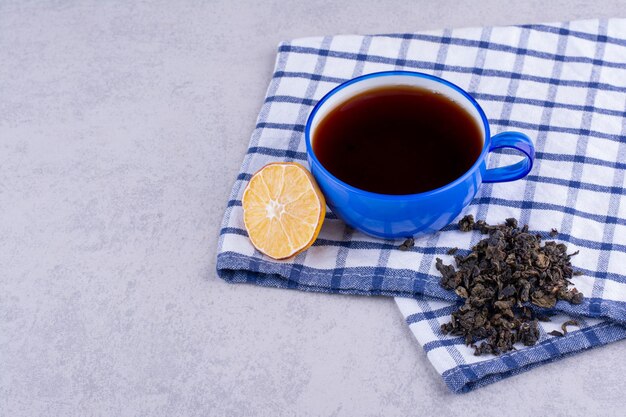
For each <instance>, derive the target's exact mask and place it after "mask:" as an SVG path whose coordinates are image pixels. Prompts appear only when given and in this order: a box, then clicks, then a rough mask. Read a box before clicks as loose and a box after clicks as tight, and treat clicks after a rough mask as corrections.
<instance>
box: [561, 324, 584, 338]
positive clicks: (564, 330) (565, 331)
mask: <svg viewBox="0 0 626 417" xmlns="http://www.w3.org/2000/svg"><path fill="white" fill-rule="evenodd" d="M567 326H579V327H580V324H579V323H578V321H576V320H568V321H566V322H565V323H563V324H561V330H563V334H564V335H565V334H567Z"/></svg>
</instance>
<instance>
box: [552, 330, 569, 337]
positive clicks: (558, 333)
mask: <svg viewBox="0 0 626 417" xmlns="http://www.w3.org/2000/svg"><path fill="white" fill-rule="evenodd" d="M548 334H549V335H551V336H558V337H563V336H565V335H564V334H563V333H561V332H560V331H558V330H552V331H551V332H548Z"/></svg>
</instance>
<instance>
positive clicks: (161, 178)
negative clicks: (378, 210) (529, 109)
mask: <svg viewBox="0 0 626 417" xmlns="http://www.w3.org/2000/svg"><path fill="white" fill-rule="evenodd" d="M625 14H626V2H625V1H624V0H604V1H598V2H590V1H582V0H558V1H556V0H552V1H547V0H533V1H519V0H513V1H497V0H489V1H467V0H463V1H458V0H439V1H425V0H424V1H415V2H411V1H406V0H404V1H388V0H385V1H382V0H358V1H356V0H351V1H345V2H342V1H331V0H328V1H302V2H293V1H286V0H285V1H276V0H273V1H249V2H242V3H239V2H235V1H228V0H224V1H206V2H202V1H175V0H170V1H162V2H156V3H154V4H148V2H130V1H84V2H70V1H61V0H58V1H50V2H39V1H8V0H3V1H1V2H0V415H1V416H12V417H17V416H29V417H32V416H118V415H120V416H135V415H146V416H186V415H197V416H201V415H211V416H240V415H241V416H243V415H250V416H252V415H254V416H282V415H287V416H292V415H293V416H296V415H297V416H309V415H310V416H317V415H324V416H379V415H385V416H409V415H425V416H444V415H467V416H481V417H482V416H501V415H506V416H509V415H513V416H524V415H529V416H541V415H550V416H574V415H585V416H594V415H598V416H609V415H622V416H623V415H625V414H626V408H625V407H626V399H625V397H624V394H626V382H625V381H626V343H620V342H618V343H615V344H612V345H610V346H606V347H603V348H600V349H596V350H593V351H589V352H585V353H582V354H579V355H575V356H574V357H570V358H567V359H564V360H561V361H559V362H556V363H552V364H549V365H546V366H542V367H540V368H538V369H535V370H532V371H530V372H527V373H524V374H522V375H519V376H516V377H513V378H509V379H507V380H505V381H502V382H499V383H497V384H493V385H490V386H488V387H485V388H482V389H479V390H477V391H474V392H472V393H469V394H465V395H454V394H450V393H449V392H448V390H447V388H446V387H445V386H444V384H443V382H442V381H441V378H440V377H439V375H438V374H437V373H436V372H435V371H434V370H433V369H432V367H431V365H430V363H429V362H428V360H427V359H426V356H425V354H424V353H423V351H422V350H421V349H420V348H419V346H418V345H417V343H416V342H415V340H414V339H413V336H412V335H411V334H410V332H409V329H408V327H407V326H406V325H404V323H403V320H402V317H401V316H400V313H399V312H398V310H397V308H396V306H395V304H394V302H393V300H392V299H390V298H384V297H376V298H367V297H349V296H339V295H324V294H312V293H303V292H296V291H286V290H276V289H268V288H259V287H254V286H246V285H230V284H226V283H225V282H223V281H222V280H220V279H219V278H218V277H217V275H216V273H215V253H216V244H217V237H218V231H219V224H220V221H221V218H222V214H223V212H224V209H225V204H226V201H227V199H228V194H229V192H230V188H231V186H232V183H233V181H234V178H235V176H236V174H237V171H238V168H239V165H240V163H241V160H242V158H243V155H244V153H245V150H246V147H247V143H248V139H249V137H250V133H251V131H252V129H253V126H254V123H255V119H256V115H257V112H258V110H259V108H260V106H261V102H262V99H263V97H264V93H265V89H266V87H267V84H268V81H269V79H270V76H271V72H272V67H273V62H274V57H275V48H276V45H277V44H278V42H279V41H281V40H284V39H290V38H294V37H302V36H310V35H322V34H338V33H377V32H386V33H388V32H410V31H418V30H425V29H438V28H443V27H461V26H481V25H500V24H515V23H532V22H543V21H558V20H571V19H579V18H593V17H611V16H613V17H620V16H621V17H624V15H625ZM504 404H508V405H506V407H504ZM503 407H504V409H505V410H506V411H504V412H502V411H500V410H501V409H502V408H503Z"/></svg>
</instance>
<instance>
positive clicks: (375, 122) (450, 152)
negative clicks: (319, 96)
mask: <svg viewBox="0 0 626 417" xmlns="http://www.w3.org/2000/svg"><path fill="white" fill-rule="evenodd" d="M482 148H483V134H482V131H481V128H480V126H479V125H478V123H477V122H476V120H475V118H474V117H473V116H472V115H470V114H469V113H468V112H467V111H466V110H465V109H464V108H463V107H461V106H460V105H459V104H457V103H456V102H455V101H453V100H452V99H451V98H449V97H447V96H446V95H444V94H441V93H437V92H434V91H431V90H429V89H426V88H422V87H416V86H410V85H389V86H384V87H377V88H373V89H370V90H366V91H363V92H361V93H359V94H357V95H355V96H353V97H350V98H349V99H347V100H346V101H344V102H343V103H341V104H339V105H338V106H337V107H336V108H334V109H333V110H331V111H330V112H329V113H328V114H327V115H326V116H325V117H324V118H323V119H322V120H321V121H320V123H319V125H318V126H317V129H316V132H315V138H314V140H313V152H315V155H316V156H317V158H318V159H319V161H320V163H321V164H322V165H323V166H324V167H325V168H326V169H327V170H328V171H330V173H331V174H333V175H334V176H335V177H337V178H338V179H340V180H342V181H343V182H345V183H347V184H349V185H352V186H353V187H356V188H359V189H362V190H365V191H370V192H373V193H378V194H394V195H402V194H416V193H421V192H424V191H430V190H434V189H436V188H439V187H442V186H444V185H446V184H448V183H450V182H452V181H454V180H455V179H457V178H459V177H460V176H461V175H463V174H464V173H465V172H467V171H468V170H469V169H470V167H471V166H472V165H473V164H474V163H475V162H476V160H477V159H478V157H479V155H480V153H481V151H482Z"/></svg>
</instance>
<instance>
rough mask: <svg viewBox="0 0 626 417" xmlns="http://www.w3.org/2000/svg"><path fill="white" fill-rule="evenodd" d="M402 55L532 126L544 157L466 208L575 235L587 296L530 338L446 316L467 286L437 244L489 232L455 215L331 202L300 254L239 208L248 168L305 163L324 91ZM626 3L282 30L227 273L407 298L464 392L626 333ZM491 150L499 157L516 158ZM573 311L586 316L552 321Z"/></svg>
mask: <svg viewBox="0 0 626 417" xmlns="http://www.w3.org/2000/svg"><path fill="white" fill-rule="evenodd" d="M393 69H404V70H414V71H421V72H425V73H429V74H434V75H437V76H440V77H443V78H445V79H448V80H450V81H452V82H454V83H455V84H457V85H459V86H460V87H462V88H464V89H466V90H467V91H469V92H470V93H471V94H472V95H473V96H474V97H475V98H476V99H477V100H478V102H479V103H480V104H481V106H482V107H483V108H484V110H485V112H486V114H487V116H488V118H489V120H490V124H491V127H492V131H493V133H494V134H495V133H498V132H500V131H503V130H519V131H522V132H524V133H526V134H527V135H528V136H530V137H531V138H533V140H534V141H535V146H536V150H537V154H536V157H537V159H536V161H535V167H534V168H533V170H532V171H531V173H530V175H529V176H527V177H526V178H525V179H523V180H519V181H516V182H512V183H505V184H483V185H482V187H481V189H480V191H479V192H478V194H477V196H476V198H475V199H474V200H473V202H472V203H471V204H470V206H469V207H468V208H467V209H466V210H465V212H464V213H463V214H468V213H472V214H473V215H474V217H476V218H478V219H485V220H486V221H487V222H489V223H500V222H502V221H503V220H504V219H505V218H507V217H515V218H518V219H520V223H521V224H528V225H529V226H530V228H531V230H532V231H533V232H536V233H543V234H544V236H545V237H547V236H546V235H545V232H546V231H550V229H551V228H553V227H555V228H557V229H558V231H559V234H558V236H556V239H557V240H559V241H563V242H565V243H566V244H567V245H568V247H569V249H570V250H571V251H575V250H580V255H578V256H576V257H574V258H573V264H574V266H575V268H576V269H578V270H580V271H582V272H583V275H582V276H577V277H575V278H574V283H575V285H576V287H577V288H578V289H579V290H580V291H582V292H583V293H584V294H585V296H586V298H585V301H584V303H583V304H581V305H576V306H575V305H571V304H569V303H566V302H562V301H561V302H559V303H558V304H557V306H556V310H557V311H558V313H559V314H558V315H556V316H555V317H554V318H553V321H552V322H549V323H541V329H540V332H541V338H540V340H539V343H538V344H537V345H535V346H533V347H523V346H520V347H519V350H517V351H513V352H510V353H508V354H504V355H501V356H498V357H494V356H489V355H487V356H481V357H476V356H473V350H472V349H471V348H468V347H466V346H465V345H464V344H463V341H462V340H461V338H458V337H453V336H444V335H443V334H442V333H441V331H440V325H441V324H442V323H445V322H447V321H448V320H449V315H450V313H451V312H452V311H453V309H455V308H456V306H457V303H458V302H459V300H458V298H457V296H456V295H455V294H454V293H453V292H451V291H445V290H443V289H442V288H441V287H440V286H439V274H438V273H437V271H436V270H435V267H434V264H435V257H437V256H439V257H442V258H443V259H444V261H447V262H448V263H452V259H451V257H450V256H448V255H446V252H447V250H448V249H450V248H452V247H459V248H465V249H467V248H470V247H471V246H472V245H473V244H475V243H476V242H477V241H478V240H479V239H481V238H482V236H480V235H479V234H478V233H462V232H459V231H457V230H455V227H454V226H449V227H447V228H445V229H444V230H443V231H441V232H439V233H436V234H432V235H429V236H425V237H422V238H420V239H417V240H416V242H415V247H414V248H413V249H412V250H410V251H407V252H403V251H400V250H398V249H397V248H398V245H399V243H400V242H399V241H384V240H378V239H375V238H371V237H368V236H366V235H363V234H361V233H359V232H356V231H354V230H352V229H350V228H348V227H346V225H344V224H343V223H342V222H341V221H339V220H338V219H337V218H336V217H335V216H334V215H333V214H332V213H328V215H327V217H326V221H325V223H324V226H323V227H322V231H321V233H320V235H319V238H318V240H317V241H316V242H315V244H314V245H313V246H312V247H311V248H310V249H309V250H307V251H305V252H304V253H302V254H300V255H298V256H296V257H295V258H294V259H289V260H286V261H273V260H271V259H269V258H267V257H265V256H263V255H261V254H260V253H259V252H258V251H256V250H255V249H254V248H253V247H252V245H251V244H250V241H249V240H248V238H247V235H246V231H245V229H244V225H243V220H242V209H241V195H242V192H243V190H244V188H245V186H246V184H247V181H248V180H249V179H250V177H251V174H253V173H254V172H255V171H257V170H258V169H259V168H261V167H262V166H263V165H265V164H266V163H268V162H271V161H300V162H303V163H305V164H306V153H305V144H304V137H303V130H304V124H305V122H306V119H307V116H308V115H309V112H310V111H311V109H312V107H313V106H314V105H315V103H316V102H317V101H318V100H319V99H320V98H321V97H322V96H323V95H324V94H326V93H327V92H328V91H329V90H331V89H332V88H333V87H335V86H337V85H338V84H339V83H341V82H344V81H346V80H348V79H350V78H353V77H356V76H358V75H362V74H366V73H372V72H377V71H385V70H393ZM625 120H626V19H611V20H608V21H607V20H600V21H598V20H588V21H577V22H569V23H559V24H547V25H524V26H512V27H493V28H474V29H455V30H444V31H434V32H420V33H411V34H391V35H375V36H329V37H316V38H306V39H296V40H293V41H290V42H285V43H281V44H280V45H279V47H278V57H277V61H276V68H275V71H274V75H273V77H272V80H271V82H270V85H269V88H268V91H267V97H266V99H265V102H264V104H263V107H262V109H261V112H260V115H259V118H258V122H257V125H256V129H255V130H254V132H253V134H252V140H251V142H250V147H249V149H248V152H247V154H246V156H245V158H244V161H243V165H242V168H241V173H240V174H239V176H238V177H237V180H236V182H235V185H234V188H233V191H232V195H231V197H230V201H229V202H228V208H227V210H226V214H225V216H224V223H223V227H222V229H221V236H220V241H219V253H218V259H217V270H218V273H219V275H220V276H221V277H222V278H224V279H225V280H227V281H230V282H244V283H253V284H259V285H265V286H273V287H281V288H294V289H299V290H306V291H321V292H329V293H342V294H363V295H387V296H398V297H409V298H396V301H397V304H398V306H399V307H400V310H401V312H402V314H403V315H404V316H405V317H406V321H407V323H408V324H409V326H410V328H411V330H412V331H413V333H414V334H415V337H416V338H417V340H418V342H419V343H420V344H421V345H422V347H423V348H424V349H425V350H426V352H427V355H428V358H429V359H430V361H431V362H432V363H433V365H434V367H435V368H436V369H437V371H438V372H440V373H441V375H442V376H443V379H444V381H445V383H446V384H447V385H448V387H449V388H450V389H451V390H452V391H454V392H465V391H469V390H471V389H473V388H476V387H479V386H482V385H485V384H488V383H491V382H494V381H497V380H499V379H502V378H504V377H507V376H510V375H513V374H516V373H519V372H522V371H524V370H526V369H529V368H532V367H534V366H537V365H539V364H541V363H544V362H548V361H553V360H555V359H558V358H560V357H563V356H564V355H567V354H571V353H574V352H577V351H581V350H583V349H588V348H592V347H596V346H600V345H603V344H606V343H609V342H612V341H615V340H618V339H622V338H625V337H626V327H624V326H625V325H626V198H624V196H625V195H626V186H625V181H626V178H625V175H624V173H625V169H626V122H625ZM512 158H514V157H513V156H512V155H509V154H507V153H502V154H494V155H492V157H491V160H490V161H489V166H498V165H503V164H507V163H509V162H510V161H511V160H512ZM569 316H576V317H578V318H579V321H580V322H581V327H580V329H578V330H576V329H575V328H572V327H570V328H569V330H570V332H569V333H568V334H567V335H566V336H565V337H554V336H550V335H548V334H547V333H548V332H550V331H551V330H554V329H558V328H559V326H560V324H561V323H562V322H563V321H565V320H566V319H568V318H569Z"/></svg>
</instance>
